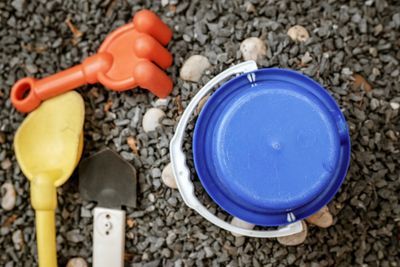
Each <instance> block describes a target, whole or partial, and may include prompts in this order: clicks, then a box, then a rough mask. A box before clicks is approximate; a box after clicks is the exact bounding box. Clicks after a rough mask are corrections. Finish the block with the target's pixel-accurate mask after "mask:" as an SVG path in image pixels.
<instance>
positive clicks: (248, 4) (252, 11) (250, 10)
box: [245, 2, 257, 13]
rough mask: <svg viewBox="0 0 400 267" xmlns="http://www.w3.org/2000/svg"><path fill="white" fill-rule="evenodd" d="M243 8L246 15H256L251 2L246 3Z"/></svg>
mask: <svg viewBox="0 0 400 267" xmlns="http://www.w3.org/2000/svg"><path fill="white" fill-rule="evenodd" d="M245 6H246V12H247V13H257V10H256V8H255V6H254V5H253V4H252V3H251V2H246V4H245Z"/></svg>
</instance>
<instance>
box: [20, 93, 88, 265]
mask: <svg viewBox="0 0 400 267" xmlns="http://www.w3.org/2000/svg"><path fill="white" fill-rule="evenodd" d="M84 114H85V107H84V103H83V99H82V97H81V96H80V95H79V94H78V93H76V92H74V91H71V92H68V93H65V94H62V95H59V96H57V97H54V98H51V99H49V100H47V101H45V102H44V103H43V104H42V105H41V106H40V107H39V108H37V109H36V110H35V111H33V112H32V113H30V114H29V115H28V116H27V117H26V119H25V120H24V121H23V123H22V124H21V126H20V127H19V129H18V131H17V133H16V134H15V139H14V148H15V154H16V157H17V160H18V163H19V165H20V167H21V169H22V172H23V173H24V174H25V176H26V177H27V178H28V179H29V180H30V182H31V202H32V206H33V208H34V209H35V210H36V238H37V247H38V258H39V266H40V267H56V266H57V251H56V233H55V209H56V207H57V192H56V188H57V187H58V186H60V185H62V184H63V183H64V182H65V181H66V180H67V179H68V178H69V177H70V175H71V174H72V172H73V171H74V169H75V167H76V165H77V164H78V161H79V159H80V157H81V153H82V147H83V133H82V131H83V123H84Z"/></svg>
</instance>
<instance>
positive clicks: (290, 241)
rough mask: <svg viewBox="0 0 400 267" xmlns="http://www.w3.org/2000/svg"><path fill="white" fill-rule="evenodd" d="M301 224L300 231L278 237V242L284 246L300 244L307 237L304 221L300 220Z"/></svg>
mask: <svg viewBox="0 0 400 267" xmlns="http://www.w3.org/2000/svg"><path fill="white" fill-rule="evenodd" d="M301 225H302V226H303V230H302V231H301V232H300V233H297V234H294V235H288V236H282V237H278V238H277V240H278V242H279V243H280V244H282V245H284V246H297V245H300V244H302V243H303V242H304V241H305V240H306V238H307V232H308V230H307V224H306V223H305V221H301Z"/></svg>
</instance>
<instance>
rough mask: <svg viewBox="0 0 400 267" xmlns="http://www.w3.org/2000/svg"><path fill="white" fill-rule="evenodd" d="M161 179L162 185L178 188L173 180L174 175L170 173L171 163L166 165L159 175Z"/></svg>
mask: <svg viewBox="0 0 400 267" xmlns="http://www.w3.org/2000/svg"><path fill="white" fill-rule="evenodd" d="M161 179H162V181H163V182H164V184H165V185H166V186H168V187H170V188H174V189H175V188H178V186H177V185H176V180H175V176H174V173H173V172H172V164H171V162H170V163H168V164H167V165H166V166H165V167H164V169H163V171H162V173H161Z"/></svg>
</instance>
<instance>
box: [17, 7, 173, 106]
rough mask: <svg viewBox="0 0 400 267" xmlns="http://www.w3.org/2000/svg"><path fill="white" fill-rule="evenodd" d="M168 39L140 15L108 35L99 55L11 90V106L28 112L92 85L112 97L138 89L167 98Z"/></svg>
mask: <svg viewBox="0 0 400 267" xmlns="http://www.w3.org/2000/svg"><path fill="white" fill-rule="evenodd" d="M171 38H172V32H171V30H170V29H169V28H168V26H167V25H166V24H164V23H163V22H162V21H161V19H160V18H158V17H157V15H155V14H154V13H153V12H151V11H149V10H142V11H139V12H138V13H137V14H136V15H135V17H134V19H133V21H132V22H131V23H129V24H126V25H124V26H121V27H120V28H118V29H117V30H115V31H114V32H112V33H111V34H110V35H109V36H108V37H107V38H106V39H105V41H104V42H103V44H102V45H101V47H100V49H99V51H98V53H97V54H95V55H93V56H91V57H89V58H87V59H85V60H84V61H83V62H82V64H80V65H77V66H74V67H72V68H70V69H67V70H64V71H61V72H59V73H57V74H54V75H52V76H49V77H46V78H43V79H41V80H36V79H34V78H31V77H27V78H23V79H21V80H19V81H18V82H17V83H16V84H15V85H14V86H13V88H12V89H11V102H12V103H13V105H14V106H15V108H16V109H18V110H19V111H21V112H30V111H32V110H34V109H35V108H37V107H38V106H39V105H40V103H41V102H42V101H43V100H46V99H49V98H51V97H54V96H57V95H59V94H62V93H65V92H67V91H69V90H73V89H75V88H77V87H80V86H82V85H85V84H93V83H97V82H100V83H102V84H103V85H104V86H106V87H107V88H108V89H111V90H115V91H124V90H128V89H132V88H134V87H137V86H140V87H142V88H145V89H148V90H150V91H151V92H152V93H153V94H155V95H156V96H158V97H166V96H168V95H169V93H170V92H171V90H172V87H173V84H172V81H171V79H170V78H169V77H168V76H167V75H166V74H165V73H164V71H163V70H165V69H167V68H168V67H169V66H170V65H171V64H172V56H171V54H170V53H169V52H168V50H167V49H165V48H164V46H163V45H166V44H167V43H168V42H169V41H170V40H171Z"/></svg>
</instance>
